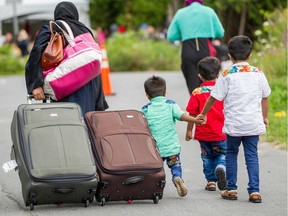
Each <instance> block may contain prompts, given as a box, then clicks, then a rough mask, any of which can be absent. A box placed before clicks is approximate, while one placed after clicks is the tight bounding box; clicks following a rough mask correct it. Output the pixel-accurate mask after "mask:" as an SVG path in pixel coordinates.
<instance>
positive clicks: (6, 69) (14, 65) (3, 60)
mask: <svg viewBox="0 0 288 216" xmlns="http://www.w3.org/2000/svg"><path fill="white" fill-rule="evenodd" d="M23 71H24V64H23V63H21V62H20V61H19V58H16V57H13V56H7V55H5V56H4V55H0V75H11V74H21V73H23Z"/></svg>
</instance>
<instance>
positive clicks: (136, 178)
mask: <svg viewBox="0 0 288 216" xmlns="http://www.w3.org/2000/svg"><path fill="white" fill-rule="evenodd" d="M142 181H144V176H133V177H130V178H127V179H125V180H124V181H123V184H124V185H130V184H136V183H139V182H142Z"/></svg>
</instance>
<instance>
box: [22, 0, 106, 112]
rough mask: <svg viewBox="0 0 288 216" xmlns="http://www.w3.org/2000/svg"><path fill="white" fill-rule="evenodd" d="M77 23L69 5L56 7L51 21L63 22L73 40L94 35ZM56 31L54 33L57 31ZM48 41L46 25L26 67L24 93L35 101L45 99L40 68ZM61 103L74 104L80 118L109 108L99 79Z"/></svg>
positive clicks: (76, 15) (74, 7) (72, 6)
mask: <svg viewBox="0 0 288 216" xmlns="http://www.w3.org/2000/svg"><path fill="white" fill-rule="evenodd" d="M78 19H79V14H78V11H77V8H76V6H75V5H74V4H73V3H72V2H66V1H63V2H61V3H59V4H58V5H57V6H56V7H55V10H54V20H55V21H56V20H64V21H65V22H66V23H67V24H68V25H69V26H70V28H71V29H72V32H73V35H74V36H75V37H76V36H78V35H80V34H83V33H87V32H90V33H91V35H93V34H92V32H91V31H90V30H89V29H88V28H87V27H86V26H85V25H84V24H83V23H81V22H79V21H78ZM58 24H59V25H60V26H61V27H62V28H63V29H66V28H65V27H64V25H63V24H62V23H61V22H59V23H58ZM54 27H55V26H53V28H54ZM55 29H56V30H57V28H55ZM66 31H67V30H66ZM59 32H60V31H59ZM49 39H50V29H49V23H46V24H44V25H42V26H41V28H40V30H39V33H38V35H37V37H36V39H35V43H34V46H33V48H32V50H31V52H30V56H29V59H28V61H27V63H26V67H25V77H26V86H27V92H28V94H33V96H34V98H35V99H36V100H43V99H45V96H44V90H43V84H44V77H43V71H42V66H41V56H42V53H43V51H44V49H45V48H46V46H47V44H48V42H49ZM66 44H68V43H66ZM60 101H61V102H75V103H77V104H79V105H80V107H81V109H82V112H83V114H85V113H86V112H88V111H95V110H96V111H101V110H105V109H107V108H108V104H107V102H106V100H105V96H104V94H103V91H102V81H101V76H100V75H99V76H98V77H96V78H94V79H93V80H91V81H90V82H89V83H87V84H86V85H85V86H83V87H82V88H80V89H79V90H77V91H76V92H73V93H72V94H71V95H69V96H67V97H65V98H63V99H61V100H60Z"/></svg>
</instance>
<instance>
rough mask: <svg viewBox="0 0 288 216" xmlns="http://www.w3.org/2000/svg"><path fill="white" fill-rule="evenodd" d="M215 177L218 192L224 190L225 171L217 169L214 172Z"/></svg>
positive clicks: (220, 168)
mask: <svg viewBox="0 0 288 216" xmlns="http://www.w3.org/2000/svg"><path fill="white" fill-rule="evenodd" d="M215 173H216V177H217V186H218V188H219V190H225V189H226V183H227V181H226V174H225V170H224V169H223V168H222V167H218V168H217V169H216V171H215Z"/></svg>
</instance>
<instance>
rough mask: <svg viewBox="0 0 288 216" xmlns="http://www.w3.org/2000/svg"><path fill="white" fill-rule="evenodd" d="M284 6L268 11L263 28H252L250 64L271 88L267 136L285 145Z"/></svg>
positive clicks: (285, 37) (285, 49)
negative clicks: (265, 78)
mask: <svg viewBox="0 0 288 216" xmlns="http://www.w3.org/2000/svg"><path fill="white" fill-rule="evenodd" d="M286 16H287V8H286V9H284V10H280V9H276V10H275V11H274V12H273V13H272V14H267V21H266V22H264V23H263V28H262V29H259V30H257V31H255V35H256V36H258V40H257V41H256V42H254V45H255V46H254V49H255V52H254V53H253V56H252V59H253V62H252V64H254V65H256V66H258V67H260V68H262V69H263V71H264V72H265V75H266V77H267V79H268V81H269V84H270V87H271V90H272V92H271V95H270V96H269V122H270V123H269V127H268V130H267V134H266V138H267V140H268V141H270V142H274V143H276V144H279V147H280V148H282V149H284V148H287V29H286V26H287V19H286Z"/></svg>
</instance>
